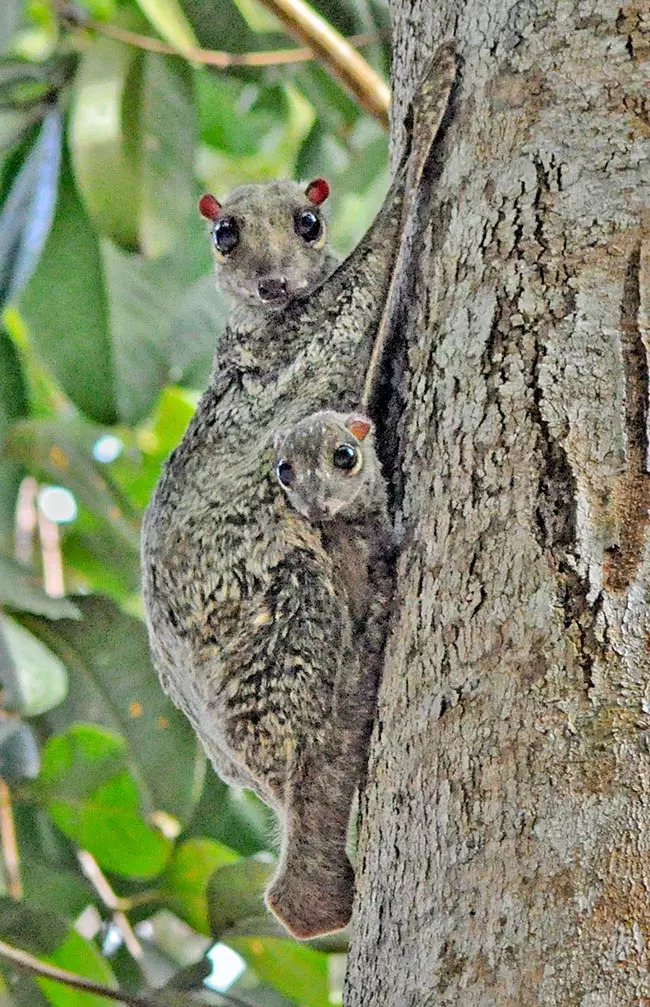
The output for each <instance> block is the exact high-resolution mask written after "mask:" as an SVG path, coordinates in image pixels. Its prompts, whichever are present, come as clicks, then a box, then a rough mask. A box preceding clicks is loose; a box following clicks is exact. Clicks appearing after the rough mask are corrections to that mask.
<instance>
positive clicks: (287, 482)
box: [275, 458, 295, 486]
mask: <svg viewBox="0 0 650 1007" xmlns="http://www.w3.org/2000/svg"><path fill="white" fill-rule="evenodd" d="M275 474H276V476H277V477H278V479H279V481H280V482H281V483H282V485H283V486H291V484H292V482H293V480H294V478H295V473H294V471H293V465H292V464H291V462H288V461H285V460H284V458H281V459H280V461H279V462H278V464H277V465H276V466H275Z"/></svg>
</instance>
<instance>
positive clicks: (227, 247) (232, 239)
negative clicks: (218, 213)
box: [212, 217, 239, 255]
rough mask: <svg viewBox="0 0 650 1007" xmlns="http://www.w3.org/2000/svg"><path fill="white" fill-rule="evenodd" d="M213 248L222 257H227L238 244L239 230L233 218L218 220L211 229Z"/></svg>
mask: <svg viewBox="0 0 650 1007" xmlns="http://www.w3.org/2000/svg"><path fill="white" fill-rule="evenodd" d="M212 238H213V241H214V244H215V248H216V249H217V251H218V252H221V254H222V255H228V253H229V252H232V250H233V248H236V247H237V245H238V244H239V228H238V226H237V221H236V220H235V219H234V218H233V217H224V218H223V220H218V221H217V222H216V224H215V225H214V227H213V229H212Z"/></svg>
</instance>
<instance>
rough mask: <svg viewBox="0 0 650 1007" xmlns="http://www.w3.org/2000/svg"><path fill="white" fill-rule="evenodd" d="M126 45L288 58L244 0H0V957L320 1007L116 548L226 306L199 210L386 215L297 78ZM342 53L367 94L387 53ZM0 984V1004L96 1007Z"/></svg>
mask: <svg viewBox="0 0 650 1007" xmlns="http://www.w3.org/2000/svg"><path fill="white" fill-rule="evenodd" d="M319 9H320V10H321V13H323V14H324V15H325V16H326V17H327V18H329V19H330V20H331V21H332V23H334V24H335V25H336V26H337V27H338V28H339V29H340V30H341V31H342V32H343V33H344V34H346V35H349V34H352V33H354V32H371V33H375V32H377V31H378V30H381V29H384V28H385V27H386V25H387V12H386V10H385V8H384V6H383V4H380V3H376V2H374V0H324V2H322V3H320V4H319ZM124 31H131V32H135V33H138V34H141V35H146V36H149V37H152V38H157V39H159V40H162V41H163V42H164V43H165V44H166V45H168V46H169V47H171V48H175V49H179V50H183V51H184V52H186V53H187V50H188V49H190V48H191V49H196V48H201V49H203V50H219V51H226V52H228V53H234V54H238V53H248V52H253V51H255V52H257V51H273V50H276V49H279V48H292V47H293V46H294V45H295V43H293V42H292V41H291V40H290V39H288V37H287V36H286V35H283V34H282V32H281V28H280V26H279V24H278V23H277V22H276V21H275V20H274V18H273V17H272V16H271V15H270V14H269V13H268V12H267V11H266V10H265V9H264V8H262V7H261V6H258V5H257V4H256V3H255V0H123V2H120V0H86V2H85V3H84V4H83V5H82V6H78V7H77V6H75V7H72V6H70V5H66V6H65V7H64V6H63V5H59V7H58V9H57V10H55V8H54V6H52V5H51V4H49V3H47V2H46V0H28V2H27V3H26V4H25V3H24V2H23V0H2V3H1V4H0V58H1V59H2V62H1V63H0V311H1V312H2V314H1V315H0V317H1V319H2V323H1V326H0V606H1V608H0V676H1V679H2V685H3V692H2V709H1V710H0V774H1V776H2V779H0V838H1V841H2V853H3V858H2V860H3V865H4V867H3V881H2V883H3V886H4V895H3V896H2V897H0V955H1V954H5V953H6V945H7V944H9V945H11V946H13V947H18V948H22V949H24V950H25V951H27V952H29V953H30V954H32V955H34V956H37V957H38V958H39V959H40V960H43V961H47V962H49V963H52V964H54V965H57V966H59V967H62V968H65V969H69V970H71V971H72V972H74V973H77V974H78V975H82V976H86V977H90V978H92V979H95V980H97V981H98V982H100V983H102V984H104V985H106V986H115V985H116V984H119V986H120V987H121V988H122V989H124V990H128V991H131V993H132V994H135V993H138V992H139V993H140V994H142V991H143V990H146V989H148V988H156V987H161V986H162V985H163V984H167V986H166V990H167V992H166V994H165V996H164V997H163V995H161V994H156V999H155V1001H153V1000H152V1001H151V1002H156V1003H167V1002H169V1003H174V1004H181V1003H188V1002H193V1003H195V1002H196V997H197V996H198V998H199V999H200V1002H221V1001H220V1000H219V998H218V997H216V995H215V994H212V993H209V991H208V988H207V987H206V986H205V985H203V984H202V983H203V980H204V979H205V978H206V976H207V974H208V972H209V971H210V968H211V965H210V962H209V961H208V960H206V959H203V960H202V956H203V955H204V954H205V952H206V950H207V949H209V948H210V947H211V946H212V945H214V943H215V942H219V943H220V947H221V949H223V947H224V945H225V946H226V947H229V948H230V949H231V950H232V951H233V952H236V953H237V954H238V955H239V956H241V964H242V966H244V965H245V970H244V971H243V972H242V974H241V975H240V977H239V978H238V979H237V981H236V982H235V984H234V985H233V986H232V987H231V989H230V992H231V994H233V993H236V995H237V996H238V997H239V999H240V1002H244V1003H249V1004H264V1005H267V1007H282V1005H287V1004H295V1003H298V1004H303V1005H306V1007H325V1005H326V1004H328V1003H336V1002H337V999H338V1000H340V988H341V979H342V968H341V964H342V954H341V952H342V951H343V950H344V948H345V943H344V941H342V940H338V941H333V942H330V944H329V945H327V944H325V945H323V944H321V945H320V947H308V946H304V945H299V944H297V943H295V942H293V941H290V940H288V939H286V938H284V937H283V936H282V934H281V933H280V932H279V930H277V929H276V928H275V926H274V924H273V921H272V920H270V918H269V917H268V915H267V914H266V913H265V911H264V908H263V905H262V902H261V892H262V890H263V887H264V882H265V879H266V877H267V876H268V873H269V871H270V870H271V869H272V863H271V853H270V852H269V851H272V849H273V843H272V838H273V832H272V825H271V823H270V820H269V815H268V813H267V811H266V809H265V808H264V807H263V805H261V804H260V803H259V802H258V801H257V800H256V799H255V798H254V797H253V796H252V795H250V794H246V793H244V794H242V793H234V792H231V791H230V790H229V789H228V788H227V787H226V786H225V785H223V784H222V783H221V782H220V781H219V780H218V779H217V778H216V776H215V775H214V773H213V772H212V770H211V768H209V767H207V768H206V765H205V760H204V758H203V756H202V754H201V753H200V752H199V751H198V749H197V746H196V743H195V739H194V736H193V734H192V732H191V730H190V728H189V726H188V724H187V723H186V721H185V720H184V718H183V717H182V716H180V715H179V714H178V713H177V712H176V711H175V710H174V709H173V708H172V707H171V706H170V704H169V703H168V701H167V700H166V698H165V697H164V696H163V694H162V692H161V690H160V688H159V685H158V682H157V679H156V676H155V673H154V671H153V669H152V667H151V663H150V659H149V654H148V646H147V639H146V632H145V628H144V625H143V623H142V619H141V603H140V599H139V595H138V581H139V569H138V532H139V521H140V518H141V515H142V512H143V508H144V507H145V505H146V502H147V500H148V498H149V495H150V493H151V490H152V488H153V486H154V484H155V481H156V479H157V476H158V472H159V469H160V465H161V463H162V461H163V460H164V458H165V456H166V455H167V453H168V451H169V450H170V449H171V448H172V447H173V446H174V445H175V444H176V443H177V442H178V440H179V438H180V436H181V434H182V432H183V430H184V427H185V425H186V423H187V421H188V418H189V417H190V415H191V413H192V411H193V408H194V405H195V403H196V400H197V396H198V394H199V392H200V390H201V389H202V388H203V387H204V386H205V384H206V382H207V379H208V375H209V370H210V361H211V356H212V353H213V349H214V346H215V344H216V342H217V340H218V337H219V332H220V328H221V326H222V324H223V320H224V316H225V314H226V311H227V308H226V306H225V305H224V303H223V302H222V300H221V298H220V296H219V295H218V293H217V292H216V291H215V289H214V284H213V279H212V275H211V260H210V252H209V247H208V245H209V243H208V240H207V238H206V234H205V228H204V226H203V223H202V221H201V220H200V218H199V216H198V214H197V212H196V200H197V197H198V195H199V194H200V193H201V192H202V191H204V190H206V189H207V190H211V191H214V192H215V193H216V194H217V195H219V194H224V193H226V192H227V190H228V189H229V188H230V187H231V186H232V185H233V184H235V183H237V182H241V181H248V180H260V179H264V178H269V177H276V176H287V175H289V176H294V177H298V178H304V179H308V178H309V177H312V176H315V175H320V174H323V175H325V176H326V177H327V178H328V179H329V180H330V182H331V184H332V189H333V194H334V195H333V198H332V204H333V207H332V211H331V215H332V224H333V226H332V234H333V239H334V242H335V244H336V246H337V247H338V249H339V250H340V251H341V252H344V251H346V250H348V249H349V248H350V247H351V245H352V244H353V243H354V241H355V240H356V238H357V237H358V235H359V234H360V232H361V231H362V230H363V228H364V226H365V225H366V223H367V222H368V220H369V219H370V218H371V217H372V215H373V213H374V210H375V207H376V205H377V204H378V202H379V200H380V198H381V195H382V194H383V190H384V187H385V185H386V134H385V132H384V131H383V130H382V127H381V126H380V125H379V124H378V123H377V122H376V121H374V120H373V119H371V118H369V117H368V116H367V115H365V114H363V113H362V112H361V111H360V109H359V107H358V105H357V104H356V103H355V102H354V101H353V100H352V99H351V98H350V97H349V96H348V95H347V94H346V93H344V92H343V91H342V90H341V88H340V87H339V85H338V84H336V83H334V82H333V80H332V79H331V78H330V77H329V76H328V74H327V73H326V72H325V70H324V69H322V68H321V67H320V66H318V65H317V64H316V63H315V62H313V61H310V62H295V63H290V64H286V65H276V66H259V67H235V68H230V69H228V70H224V69H215V68H213V67H210V66H207V65H204V64H202V63H201V62H198V61H197V60H196V59H193V60H190V59H188V58H186V57H185V56H174V55H165V54H162V53H156V52H151V51H146V50H145V49H143V48H141V47H139V46H136V45H133V44H127V43H126V42H125V41H124V39H123V37H120V38H115V37H111V34H109V33H112V35H115V34H116V33H117V35H120V36H122V35H123V32H124ZM365 53H366V56H367V57H368V59H369V61H370V62H371V63H372V64H373V65H374V66H375V68H377V69H378V70H380V71H381V72H383V73H384V74H385V73H386V70H387V66H386V59H387V47H386V44H385V43H384V44H377V43H376V44H374V45H373V46H371V47H370V48H368V49H366V50H365ZM52 486H54V487H60V488H62V489H63V490H65V491H66V492H64V493H61V492H58V493H56V492H55V493H52V492H51V490H49V491H48V487H52ZM224 954H225V953H224V952H223V951H222V954H221V955H216V956H215V961H216V965H215V969H214V974H213V977H212V980H211V982H212V985H213V987H214V986H215V985H216V986H218V985H219V983H221V985H222V986H226V985H228V983H229V982H230V981H231V979H229V978H228V976H227V975H226V974H225V972H224V969H226V967H227V966H228V964H229V963H228V961H227V959H226V958H225V957H224ZM231 960H232V956H231ZM197 962H198V963H199V964H198V965H196V964H195V963H197ZM1 969H2V971H1V975H0V1003H1V1004H2V1005H16V1007H19V1005H29V1007H43V1005H45V1004H54V1005H59V1004H66V1005H68V1004H69V1005H73V1007H76V1005H79V1007H94V1005H99V1004H107V1003H109V1001H108V1000H107V999H106V998H105V997H102V996H98V995H96V994H89V993H82V992H79V991H77V990H74V989H72V988H71V987H66V986H62V985H58V984H56V983H53V982H47V981H44V980H42V979H34V978H32V977H30V976H29V975H27V974H26V973H25V972H22V971H17V970H16V969H15V968H14V967H13V966H11V965H10V964H8V962H7V961H6V960H4V961H3V962H2V965H1ZM230 975H231V978H232V974H230ZM172 990H173V991H174V992H173V995H172ZM182 990H185V992H181V991H182ZM188 991H189V992H188ZM191 991H194V992H191ZM197 991H198V992H197ZM210 997H212V998H213V999H210ZM215 997H216V998H215ZM130 1002H134V1003H135V1002H136V1000H132V1001H130ZM137 1002H139V1003H144V1000H139V1001H137Z"/></svg>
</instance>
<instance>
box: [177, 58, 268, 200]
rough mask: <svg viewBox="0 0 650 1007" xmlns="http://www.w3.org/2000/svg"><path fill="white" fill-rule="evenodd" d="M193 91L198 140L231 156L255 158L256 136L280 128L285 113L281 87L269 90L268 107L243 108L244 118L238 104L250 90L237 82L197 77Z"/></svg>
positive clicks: (241, 102)
mask: <svg viewBox="0 0 650 1007" xmlns="http://www.w3.org/2000/svg"><path fill="white" fill-rule="evenodd" d="M196 89H197V98H198V103H199V121H200V124H201V140H202V141H203V143H207V144H208V145H209V146H210V147H215V148H216V149H217V150H221V151H224V153H226V154H229V155H230V156H232V157H242V156H243V157H251V156H253V155H255V154H256V153H257V152H258V150H259V145H260V137H261V136H265V135H266V133H267V132H268V131H269V129H270V128H271V127H272V126H281V124H282V118H283V113H284V114H286V110H287V109H286V106H287V102H286V94H285V92H284V89H283V88H281V87H274V88H273V89H272V90H273V96H274V99H275V100H274V102H273V104H272V105H271V107H269V106H268V105H266V104H264V105H263V106H262V107H261V108H260V107H259V106H257V107H256V105H255V104H254V105H252V106H250V107H247V108H246V115H245V116H243V115H242V111H243V108H242V104H243V100H244V99H245V93H247V92H248V93H249V92H250V88H249V86H247V85H245V84H244V83H242V82H241V81H237V80H234V79H233V78H232V77H227V76H225V75H223V74H219V75H214V74H213V75H208V74H197V77H196ZM245 89H246V92H245ZM223 195H225V193H223Z"/></svg>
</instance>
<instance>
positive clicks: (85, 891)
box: [20, 851, 101, 919]
mask: <svg viewBox="0 0 650 1007" xmlns="http://www.w3.org/2000/svg"><path fill="white" fill-rule="evenodd" d="M20 865H21V875H22V879H23V888H24V889H25V898H26V899H28V900H29V901H30V902H32V903H33V904H34V905H35V906H40V907H41V908H43V909H50V910H52V911H55V912H58V913H61V914H62V915H65V916H66V917H67V918H68V919H75V918H76V917H77V916H78V915H79V914H80V913H81V912H82V911H83V910H84V909H85V908H86V906H88V905H90V904H91V903H99V904H101V902H100V898H99V896H98V895H97V893H96V892H95V891H94V890H93V889H91V888H89V887H88V885H87V883H86V882H85V880H84V878H83V877H82V876H81V874H80V872H79V871H77V872H75V871H73V870H71V869H66V868H64V867H55V866H54V865H52V864H49V863H46V862H45V861H40V860H35V859H33V858H32V857H31V856H24V855H23V854H22V851H21V857H20Z"/></svg>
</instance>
